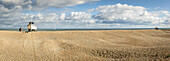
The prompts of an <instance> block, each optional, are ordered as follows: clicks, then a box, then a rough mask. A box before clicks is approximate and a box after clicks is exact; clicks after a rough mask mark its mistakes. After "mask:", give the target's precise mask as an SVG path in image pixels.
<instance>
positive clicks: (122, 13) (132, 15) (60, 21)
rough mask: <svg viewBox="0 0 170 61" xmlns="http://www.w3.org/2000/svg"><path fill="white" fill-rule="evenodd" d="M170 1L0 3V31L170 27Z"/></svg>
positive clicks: (4, 0) (33, 0)
mask: <svg viewBox="0 0 170 61" xmlns="http://www.w3.org/2000/svg"><path fill="white" fill-rule="evenodd" d="M169 2H170V0H62V1H61V0H48V1H47V0H0V14H1V15H0V25H1V26H0V28H20V27H23V28H26V25H27V23H28V22H30V21H33V22H35V23H36V25H37V26H38V27H39V28H120V27H121V28H122V27H123V28H136V27H137V28H141V27H142V28H146V27H162V28H169V27H170V25H169V24H170V6H169V5H170V4H169Z"/></svg>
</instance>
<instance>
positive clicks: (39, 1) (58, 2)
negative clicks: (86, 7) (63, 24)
mask: <svg viewBox="0 0 170 61" xmlns="http://www.w3.org/2000/svg"><path fill="white" fill-rule="evenodd" d="M92 1H99V0H36V1H35V6H38V7H56V8H60V7H66V6H74V5H79V4H83V3H87V2H92Z"/></svg>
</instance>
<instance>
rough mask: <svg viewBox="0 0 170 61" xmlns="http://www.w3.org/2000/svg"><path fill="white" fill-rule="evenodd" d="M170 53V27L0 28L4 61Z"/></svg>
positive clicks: (101, 59) (100, 59) (132, 59)
mask: <svg viewBox="0 0 170 61" xmlns="http://www.w3.org/2000/svg"><path fill="white" fill-rule="evenodd" d="M169 54H170V31H169V30H105V31H104V30H103V31H41V32H30V33H24V32H16V31H0V61H87V60H90V61H114V60H123V61H138V60H141V61H146V60H162V61H164V60H170V57H167V56H169Z"/></svg>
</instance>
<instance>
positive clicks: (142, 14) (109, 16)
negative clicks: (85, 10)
mask: <svg viewBox="0 0 170 61" xmlns="http://www.w3.org/2000/svg"><path fill="white" fill-rule="evenodd" d="M91 11H97V12H99V13H98V14H97V15H94V16H93V18H95V19H98V20H102V21H100V22H102V23H119V24H131V25H148V24H159V23H162V22H164V20H163V18H160V17H159V15H160V14H155V13H152V12H149V11H146V8H144V7H141V6H132V5H127V4H116V5H107V6H99V7H98V8H96V9H92V10H91ZM164 13H167V12H164Z"/></svg>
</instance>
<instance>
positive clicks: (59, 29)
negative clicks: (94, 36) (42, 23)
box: [0, 28, 170, 31]
mask: <svg viewBox="0 0 170 61" xmlns="http://www.w3.org/2000/svg"><path fill="white" fill-rule="evenodd" d="M149 29H155V28H57V29H43V28H41V29H37V31H81V30H82V31H83V30H149ZM162 29H170V28H159V30H162ZM0 30H6V31H18V30H19V29H16V28H14V29H10V28H0ZM27 30H28V29H23V31H27Z"/></svg>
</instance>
